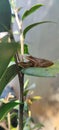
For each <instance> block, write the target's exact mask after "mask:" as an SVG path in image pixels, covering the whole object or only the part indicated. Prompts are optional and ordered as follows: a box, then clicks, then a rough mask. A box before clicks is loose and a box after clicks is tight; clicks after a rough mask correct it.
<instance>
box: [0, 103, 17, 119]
mask: <svg viewBox="0 0 59 130" xmlns="http://www.w3.org/2000/svg"><path fill="white" fill-rule="evenodd" d="M18 104H19V103H18V102H15V101H12V102H9V103H7V104H3V105H2V106H0V121H2V120H3V119H4V118H5V117H6V116H7V114H8V112H10V111H11V110H12V109H13V108H14V107H15V106H17V105H18Z"/></svg>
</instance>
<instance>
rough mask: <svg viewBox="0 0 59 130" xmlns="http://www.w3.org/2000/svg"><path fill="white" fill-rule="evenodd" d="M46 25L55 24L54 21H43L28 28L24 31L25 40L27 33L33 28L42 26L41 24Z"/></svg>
mask: <svg viewBox="0 0 59 130" xmlns="http://www.w3.org/2000/svg"><path fill="white" fill-rule="evenodd" d="M44 23H53V22H52V21H42V22H38V23H34V24H31V25H29V26H27V27H26V28H25V29H24V30H23V35H24V38H25V36H26V34H27V32H28V31H29V30H30V29H32V28H33V27H35V26H37V25H41V24H44Z"/></svg>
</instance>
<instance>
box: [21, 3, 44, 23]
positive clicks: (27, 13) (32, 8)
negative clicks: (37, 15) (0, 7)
mask: <svg viewBox="0 0 59 130" xmlns="http://www.w3.org/2000/svg"><path fill="white" fill-rule="evenodd" d="M42 6H43V5H42V4H37V5H34V6H32V7H31V8H30V9H29V10H26V11H25V12H24V14H23V15H22V20H24V19H25V18H26V17H27V16H29V15H30V14H32V13H34V12H35V11H36V10H38V9H39V8H40V7H42Z"/></svg>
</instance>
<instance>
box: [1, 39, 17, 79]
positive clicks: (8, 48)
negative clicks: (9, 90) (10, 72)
mask: <svg viewBox="0 0 59 130" xmlns="http://www.w3.org/2000/svg"><path fill="white" fill-rule="evenodd" d="M18 48H19V44H18V43H16V42H11V43H5V42H1V44H0V78H1V76H2V75H3V73H4V71H5V70H6V68H7V66H8V64H9V62H10V60H11V58H12V57H13V56H14V55H15V53H16V51H17V49H18Z"/></svg>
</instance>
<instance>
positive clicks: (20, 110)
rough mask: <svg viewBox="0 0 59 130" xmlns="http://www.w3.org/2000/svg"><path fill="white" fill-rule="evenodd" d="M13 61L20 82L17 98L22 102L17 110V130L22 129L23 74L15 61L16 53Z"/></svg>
mask: <svg viewBox="0 0 59 130" xmlns="http://www.w3.org/2000/svg"><path fill="white" fill-rule="evenodd" d="M15 62H16V68H17V73H18V78H19V84H20V96H19V100H20V101H21V102H22V104H20V105H19V112H18V125H19V130H23V107H24V100H23V91H24V90H23V88H24V74H22V73H21V72H19V66H18V62H17V55H15Z"/></svg>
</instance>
